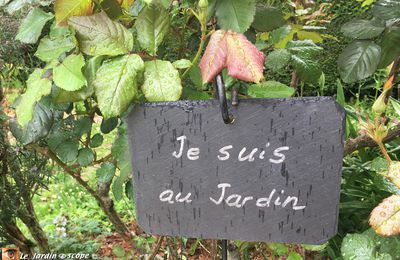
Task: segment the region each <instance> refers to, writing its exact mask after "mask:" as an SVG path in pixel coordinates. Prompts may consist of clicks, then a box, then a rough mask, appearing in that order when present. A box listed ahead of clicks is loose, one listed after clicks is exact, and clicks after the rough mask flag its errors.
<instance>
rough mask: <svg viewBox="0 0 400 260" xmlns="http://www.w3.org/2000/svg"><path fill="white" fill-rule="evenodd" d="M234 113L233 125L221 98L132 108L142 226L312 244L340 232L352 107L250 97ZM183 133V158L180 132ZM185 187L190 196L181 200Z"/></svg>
mask: <svg viewBox="0 0 400 260" xmlns="http://www.w3.org/2000/svg"><path fill="white" fill-rule="evenodd" d="M230 111H231V113H232V114H233V115H234V117H235V118H236V120H235V122H234V123H233V124H230V125H226V124H224V122H223V121H222V118H221V114H220V108H219V103H218V102H217V101H215V100H210V101H180V102H166V103H151V104H150V103H148V104H143V105H141V106H138V107H136V108H135V109H134V110H133V111H132V112H131V114H130V116H129V119H128V129H129V139H130V140H129V142H130V147H131V155H132V163H133V170H134V183H135V184H134V186H135V203H136V204H135V205H136V211H137V221H138V224H139V225H140V227H141V228H142V229H143V230H144V231H146V232H147V233H150V234H159V235H171V236H186V237H201V238H213V239H231V240H244V241H274V242H286V243H307V244H321V243H324V242H325V241H327V240H328V239H329V238H331V237H332V236H334V235H335V234H336V232H337V224H338V223H337V222H338V211H339V192H340V181H341V168H342V157H343V141H344V119H345V114H344V111H343V109H342V108H341V107H340V106H339V105H337V103H336V102H335V101H334V100H333V99H331V98H327V97H316V98H291V99H250V100H241V101H240V103H239V106H238V107H230ZM183 135H184V136H186V139H185V142H184V146H183V148H184V149H183V153H182V156H181V157H179V155H180V154H179V150H180V148H181V141H178V140H177V139H178V138H179V137H180V136H183ZM228 145H232V146H233V148H232V149H228V150H227V151H229V153H230V158H229V159H228V160H219V159H218V155H219V156H220V158H221V159H226V153H221V152H219V149H221V148H222V147H225V146H228ZM244 147H246V152H245V153H243V154H242V155H248V154H249V152H251V151H252V150H253V149H255V148H257V149H258V150H257V152H256V153H255V154H254V161H248V160H247V161H239V159H238V154H239V152H240V151H241V150H242V149H243V148H244ZM288 147H289V148H288ZM190 148H199V150H200V154H199V155H198V156H199V158H198V159H197V160H195V159H196V158H197V156H196V153H197V151H196V150H193V149H192V150H191V155H190V156H189V157H190V158H191V160H190V159H189V158H188V156H187V151H188V149H190ZM277 149H278V150H277ZM287 149H289V150H287ZM174 151H175V156H174V155H173V152H174ZM262 151H264V152H263V153H262ZM274 151H275V155H274ZM260 153H262V155H260ZM283 155H284V156H285V159H284V160H283V161H282V159H283V158H282V156H283ZM177 157H179V158H177ZM241 158H242V159H243V156H242V157H241ZM260 158H263V159H260ZM244 159H245V158H244ZM224 183H225V184H224ZM218 184H222V185H226V186H225V196H224V200H223V201H222V202H221V203H220V204H218V205H217V203H215V202H220V197H221V193H222V190H223V188H222V187H221V186H220V188H218V187H217V185H218ZM228 184H229V185H230V187H228ZM273 190H275V192H273ZM161 193H162V196H161V198H160V194H161ZM172 193H173V194H174V195H173V197H171V196H172V195H171V194H172ZM178 193H181V196H180V197H178V200H181V201H182V200H183V201H184V202H177V201H176V196H177V195H178ZM188 193H190V197H187V199H188V200H186V201H185V200H184V198H185V197H186V195H187V194H188ZM271 193H272V195H271ZM232 194H239V195H240V196H242V197H241V199H240V197H238V196H237V195H233V196H231V195H232ZM228 196H231V197H230V198H228ZM288 196H290V197H288ZM245 197H249V198H248V199H247V201H246V203H245V204H244V205H242V203H243V199H244V198H245ZM277 197H280V200H279V201H276V199H277ZM170 198H172V199H170ZM210 198H213V199H214V202H213V201H212V200H211V199H210ZM238 198H239V199H240V200H239V201H237V199H238ZM260 198H261V199H260ZM262 198H264V199H262ZM268 198H271V199H270V203H269V205H268ZM296 198H297V199H298V201H297V204H296V203H295V200H296ZM161 199H162V200H163V201H161ZM226 199H228V201H226ZM189 200H190V202H189ZM285 201H286V202H287V203H286V204H285V203H284V202H285ZM227 202H228V203H229V205H230V206H229V205H228V204H227ZM235 202H237V203H235ZM275 202H276V204H275ZM257 203H258V204H257Z"/></svg>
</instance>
